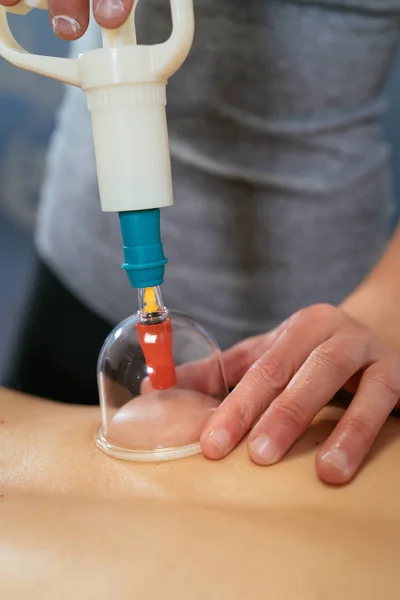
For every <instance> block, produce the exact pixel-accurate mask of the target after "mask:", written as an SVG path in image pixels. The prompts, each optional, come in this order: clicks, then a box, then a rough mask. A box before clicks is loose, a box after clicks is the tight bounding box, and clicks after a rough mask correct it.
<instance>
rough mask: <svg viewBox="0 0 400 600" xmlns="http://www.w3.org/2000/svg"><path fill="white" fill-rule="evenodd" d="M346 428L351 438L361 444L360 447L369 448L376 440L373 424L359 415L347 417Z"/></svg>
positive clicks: (375, 430)
mask: <svg viewBox="0 0 400 600" xmlns="http://www.w3.org/2000/svg"><path fill="white" fill-rule="evenodd" d="M347 427H348V431H349V434H350V436H351V438H352V439H354V440H357V441H358V442H361V445H365V446H370V445H371V444H372V442H373V441H374V440H375V438H376V434H377V429H376V427H375V426H374V424H373V422H372V421H371V420H366V419H365V418H362V417H361V416H360V415H352V416H349V417H348V422H347Z"/></svg>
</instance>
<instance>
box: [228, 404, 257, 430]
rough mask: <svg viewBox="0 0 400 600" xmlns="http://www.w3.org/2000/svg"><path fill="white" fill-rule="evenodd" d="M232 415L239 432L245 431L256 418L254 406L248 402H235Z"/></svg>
mask: <svg viewBox="0 0 400 600" xmlns="http://www.w3.org/2000/svg"><path fill="white" fill-rule="evenodd" d="M233 413H234V414H233V417H234V420H235V423H236V424H237V427H238V429H239V430H241V431H247V429H248V428H249V427H250V426H251V425H252V423H253V422H254V420H255V418H256V410H255V406H254V404H252V403H250V402H243V401H241V402H236V403H235V405H234V407H233Z"/></svg>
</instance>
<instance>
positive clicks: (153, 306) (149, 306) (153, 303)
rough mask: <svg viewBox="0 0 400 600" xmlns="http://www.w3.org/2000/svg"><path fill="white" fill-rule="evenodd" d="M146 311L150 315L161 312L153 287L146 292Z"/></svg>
mask: <svg viewBox="0 0 400 600" xmlns="http://www.w3.org/2000/svg"><path fill="white" fill-rule="evenodd" d="M144 310H145V311H146V312H148V313H151V312H157V311H158V310H159V306H158V304H157V298H156V292H155V290H154V288H153V287H150V288H146V289H145V291H144Z"/></svg>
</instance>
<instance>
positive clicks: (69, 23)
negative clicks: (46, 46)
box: [0, 0, 133, 40]
mask: <svg viewBox="0 0 400 600" xmlns="http://www.w3.org/2000/svg"><path fill="white" fill-rule="evenodd" d="M0 4H2V5H3V6H15V5H16V4H19V0H0ZM132 5H133V0H93V13H94V17H95V19H96V21H97V22H98V24H99V25H101V26H102V27H107V28H116V27H119V26H120V25H122V24H123V23H124V22H125V20H126V18H127V17H128V15H129V13H130V11H131V9H132ZM48 7H49V16H50V22H51V25H52V27H53V30H54V32H55V33H56V35H58V36H59V37H61V38H63V39H66V40H76V39H78V38H80V37H81V36H82V35H83V34H84V33H85V31H86V29H87V27H88V24H89V0H48Z"/></svg>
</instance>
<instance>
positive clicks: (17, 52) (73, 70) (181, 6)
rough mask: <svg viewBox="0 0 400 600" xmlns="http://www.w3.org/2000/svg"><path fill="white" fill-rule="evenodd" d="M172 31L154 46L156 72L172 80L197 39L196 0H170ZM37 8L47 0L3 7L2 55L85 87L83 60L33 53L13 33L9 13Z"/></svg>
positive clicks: (0, 11) (0, 10)
mask: <svg viewBox="0 0 400 600" xmlns="http://www.w3.org/2000/svg"><path fill="white" fill-rule="evenodd" d="M170 5H171V15H172V33H171V35H170V37H169V38H168V39H167V41H165V42H163V43H162V44H156V45H154V46H150V47H149V48H150V49H151V54H152V63H153V69H154V74H155V75H157V76H158V77H160V78H164V79H165V80H166V79H168V77H170V76H171V75H172V74H173V73H175V71H176V70H177V69H179V67H180V66H181V65H182V63H183V62H184V60H185V59H186V57H187V55H188V53H189V50H190V47H191V45H192V41H193V35H194V15H193V0H170ZM33 8H39V9H43V10H46V9H47V0H24V1H23V2H20V3H19V4H17V5H16V6H9V7H5V6H0V55H1V56H3V58H5V59H6V60H8V61H9V62H10V63H12V64H13V65H15V66H17V67H20V68H21V69H25V70H26V71H32V72H33V73H38V74H40V75H45V76H46V77H51V78H52V79H57V80H59V81H62V82H64V83H69V84H71V85H74V86H77V87H81V76H80V71H79V67H78V60H79V59H71V58H57V57H53V56H41V55H40V54H30V53H29V52H27V51H26V50H25V49H24V48H22V46H20V45H19V44H18V42H17V41H16V40H15V38H14V36H13V34H12V33H11V30H10V27H9V24H8V18H7V13H14V14H19V15H26V14H27V13H28V12H29V11H30V10H32V9H33Z"/></svg>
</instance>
